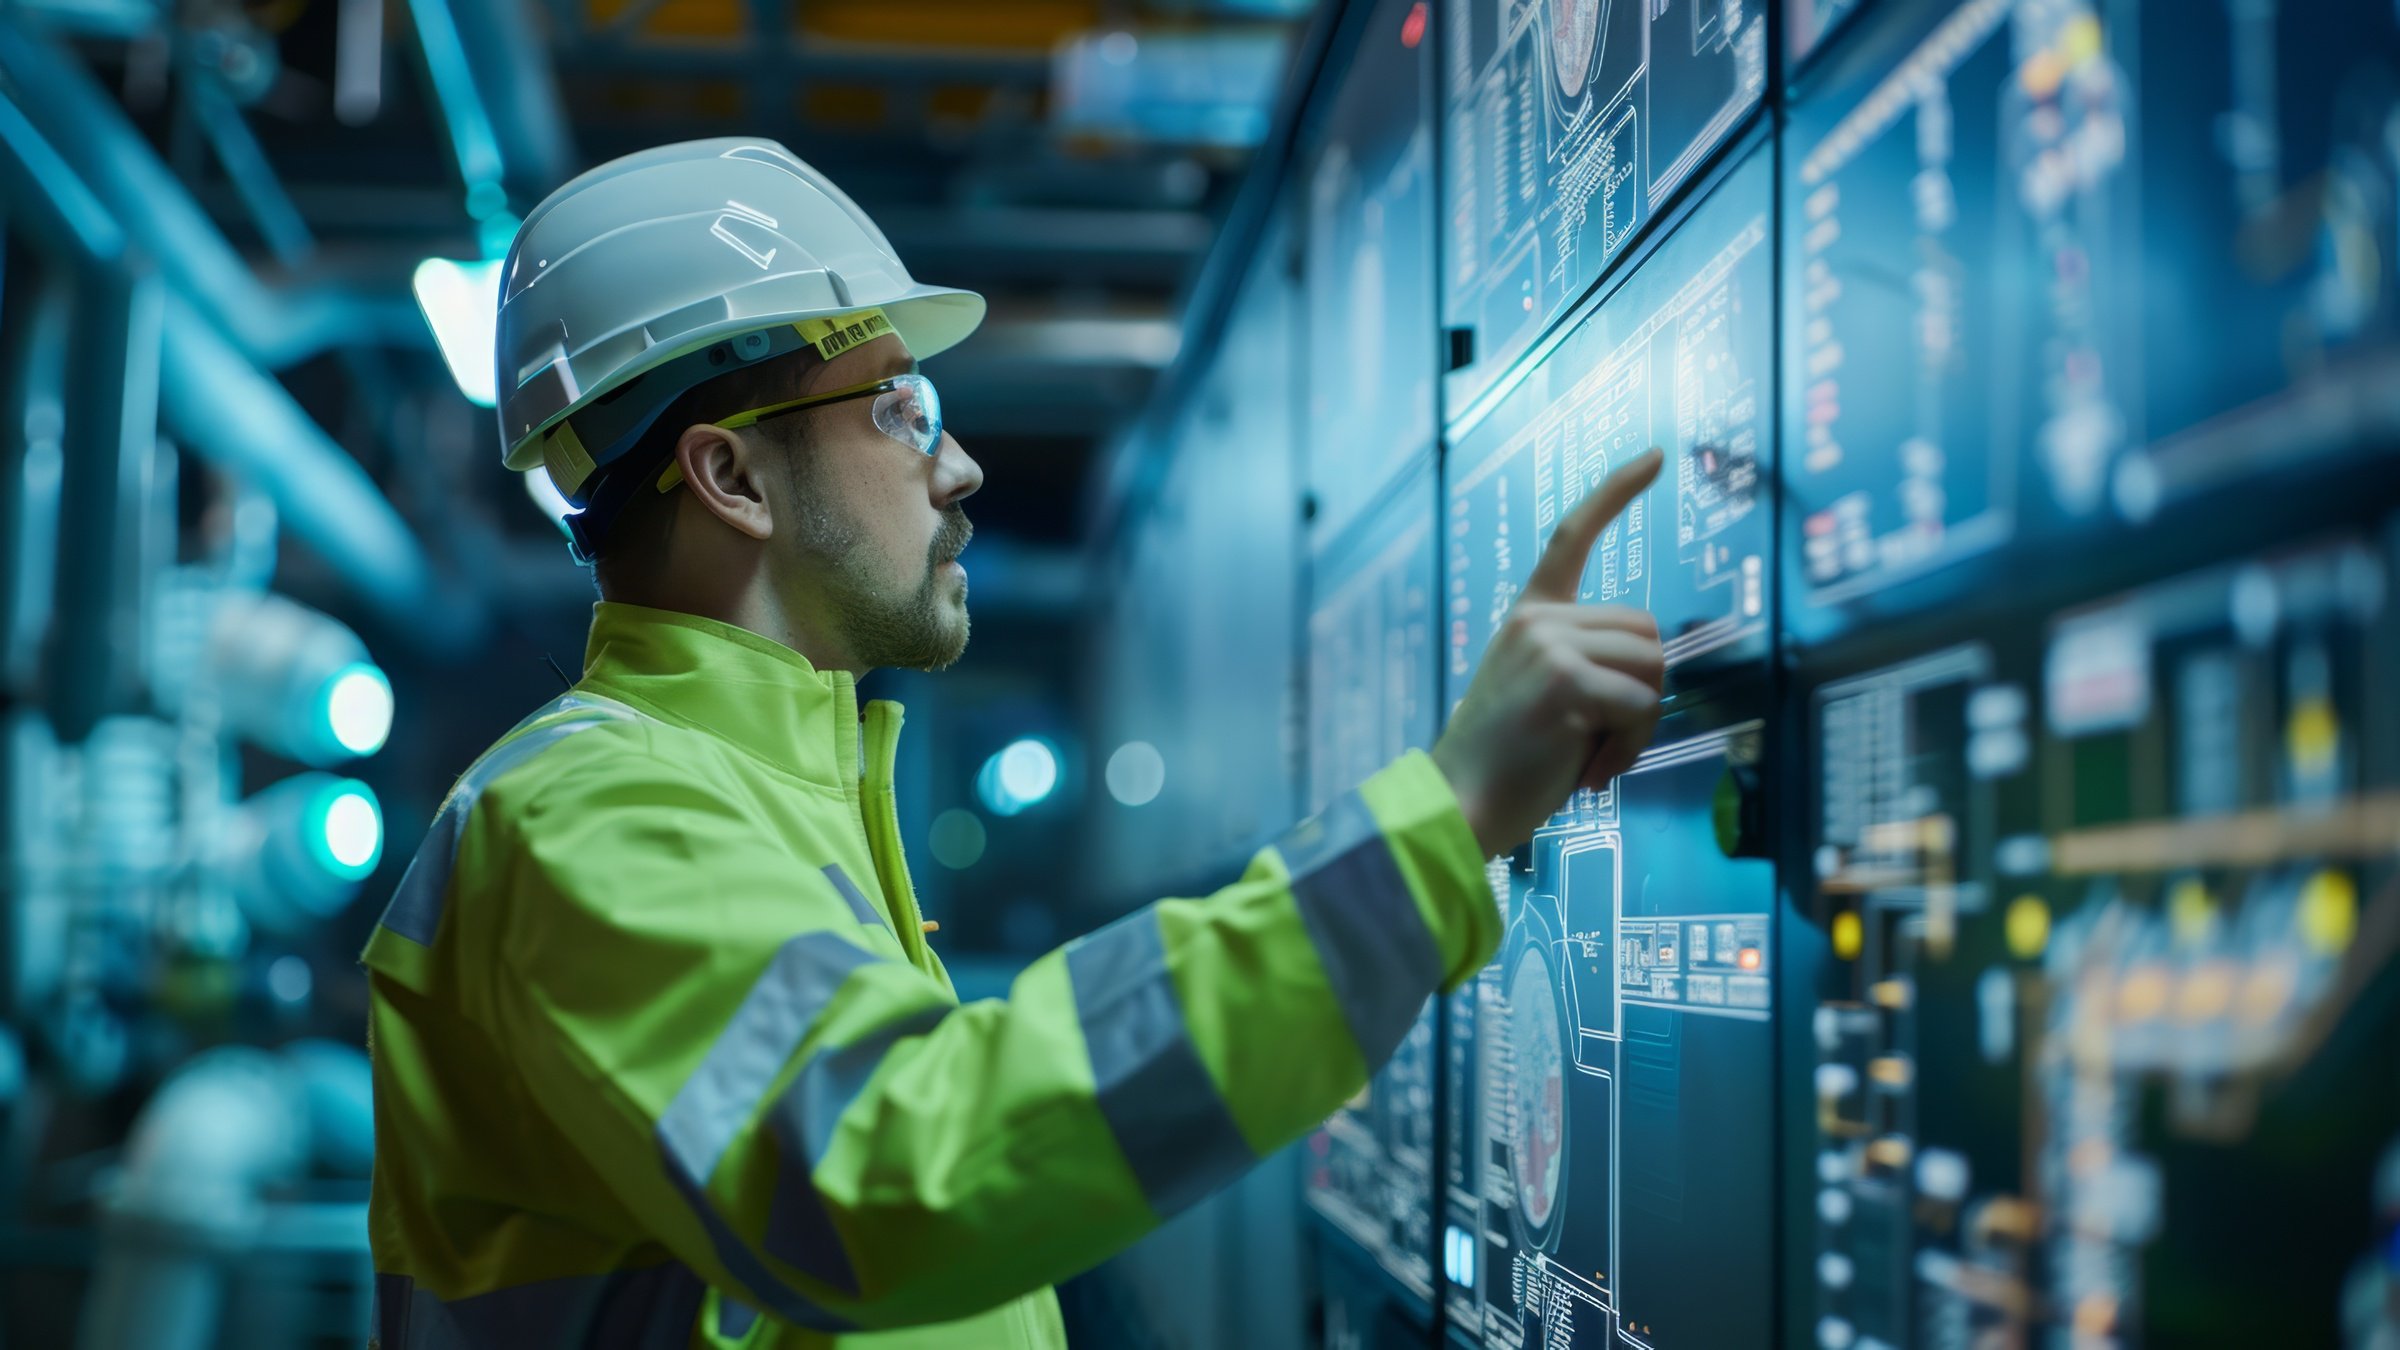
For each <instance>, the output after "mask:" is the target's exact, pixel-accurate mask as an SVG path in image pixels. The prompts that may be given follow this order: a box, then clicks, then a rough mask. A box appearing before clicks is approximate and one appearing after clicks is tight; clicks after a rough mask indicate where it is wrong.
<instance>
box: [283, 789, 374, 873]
mask: <svg viewBox="0 0 2400 1350" xmlns="http://www.w3.org/2000/svg"><path fill="white" fill-rule="evenodd" d="M302 829H303V831H304V832H305V834H306V836H307V839H308V843H309V849H310V852H311V853H313V854H314V855H315V857H316V859H317V861H318V862H319V863H320V864H322V865H323V866H324V868H325V870H326V871H328V872H330V873H332V874H333V875H334V876H337V877H340V878H342V879H343V880H345V881H356V880H358V879H360V878H362V877H364V876H366V875H367V874H368V873H370V872H372V871H374V870H375V864H376V863H377V862H378V861H379V860H381V859H382V857H383V808H382V807H381V806H380V805H378V804H377V803H376V801H375V790H374V789H373V788H370V787H368V786H367V785H366V784H364V783H361V782H359V781H357V780H356V779H351V778H337V779H335V780H333V781H332V782H330V783H327V784H326V785H325V787H324V788H323V789H322V790H320V791H319V792H318V793H317V794H316V798H315V800H313V801H312V802H310V803H309V810H308V812H307V814H306V816H305V817H304V818H303V825H302Z"/></svg>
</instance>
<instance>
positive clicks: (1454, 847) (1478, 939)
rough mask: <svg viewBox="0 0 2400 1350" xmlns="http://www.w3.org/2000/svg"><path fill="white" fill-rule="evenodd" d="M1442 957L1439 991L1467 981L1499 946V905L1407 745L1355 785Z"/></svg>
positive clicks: (1452, 815) (1469, 837)
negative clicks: (1397, 865)
mask: <svg viewBox="0 0 2400 1350" xmlns="http://www.w3.org/2000/svg"><path fill="white" fill-rule="evenodd" d="M1358 792H1359V796H1360V797H1361V798H1363V799H1364V800H1365V802H1366V804H1367V809H1368V810H1370V811H1372V812H1373V813H1374V815H1375V823H1376V824H1377V825H1378V826H1379V827H1381V829H1382V830H1383V837H1384V841H1385V842H1386V843H1387V844H1388V845H1389V846H1390V848H1391V851H1392V857H1393V859H1394V860H1395V861H1396V862H1398V863H1399V865H1400V871H1401V874H1402V875H1403V876H1404V877H1406V878H1407V880H1408V889H1409V895H1410V898H1412V899H1413V900H1415V901H1416V904H1417V911H1418V913H1420V914H1421V915H1423V916H1424V919H1425V926H1426V928H1427V930H1428V931H1430V932H1431V933H1432V934H1433V936H1434V942H1435V944H1436V946H1437V947H1438V948H1439V949H1440V951H1441V955H1442V970H1443V974H1442V992H1443V993H1449V992H1451V991H1452V990H1454V989H1456V988H1458V987H1459V986H1460V985H1462V984H1465V983H1466V982H1467V981H1468V980H1469V979H1471V978H1473V977H1474V974H1475V972H1476V971H1478V970H1481V969H1482V968H1483V967H1484V965H1485V963H1487V962H1489V961H1490V960H1491V959H1492V953H1493V952H1495V951H1497V950H1498V949H1499V946H1500V931H1501V922H1500V905H1499V902H1498V900H1497V899H1496V898H1495V897H1494V896H1493V894H1492V885H1491V881H1490V879H1489V877H1488V876H1487V874H1486V873H1485V870H1484V862H1485V859H1484V856H1483V849H1482V846H1481V845H1479V844H1477V843H1476V842H1475V831H1474V829H1473V828H1472V827H1471V826H1469V825H1468V824H1467V818H1466V816H1465V814H1463V813H1462V812H1461V811H1460V810H1459V805H1458V794H1456V793H1455V792H1452V791H1451V790H1450V780H1449V779H1448V778H1446V777H1444V776H1443V774H1442V771H1441V769H1440V767H1439V766H1437V765H1436V764H1435V763H1434V762H1433V759H1432V757H1430V756H1428V755H1427V754H1426V753H1425V752H1424V751H1422V750H1411V751H1409V752H1408V753H1407V754H1405V755H1402V756H1401V757H1400V758H1399V759H1397V760H1394V761H1393V762H1392V763H1391V764H1390V765H1388V766H1386V767H1385V768H1384V769H1383V770H1382V771H1380V772H1378V773H1377V774H1376V775H1375V776H1374V777H1372V778H1369V779H1368V780H1367V781H1366V782H1365V783H1363V784H1360V785H1359V789H1358Z"/></svg>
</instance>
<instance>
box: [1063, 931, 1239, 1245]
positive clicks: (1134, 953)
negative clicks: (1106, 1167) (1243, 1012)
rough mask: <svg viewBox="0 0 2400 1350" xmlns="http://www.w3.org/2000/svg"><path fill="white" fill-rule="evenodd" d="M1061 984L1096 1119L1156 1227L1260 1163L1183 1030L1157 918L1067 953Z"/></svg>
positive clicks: (1084, 941)
mask: <svg viewBox="0 0 2400 1350" xmlns="http://www.w3.org/2000/svg"><path fill="white" fill-rule="evenodd" d="M1067 980H1068V982H1069V983H1070V984H1071V985H1072V986H1073V988H1074V990H1075V1015H1076V1020H1077V1021H1078V1022H1080V1023H1081V1024H1082V1027H1083V1042H1084V1047H1085V1050H1086V1052H1087V1053H1088V1054H1089V1055H1090V1056H1091V1063H1092V1084H1093V1087H1094V1089H1095V1090H1096V1092H1097V1094H1098V1097H1099V1106H1100V1114H1101V1116H1102V1117H1103V1118H1105V1119H1106V1120H1107V1121H1108V1128H1109V1132H1110V1133H1112V1134H1114V1135H1115V1136H1116V1140H1117V1147H1118V1148H1119V1149H1120V1150H1122V1151H1123V1152H1124V1154H1125V1161H1126V1163H1127V1165H1129V1166H1130V1167H1131V1168H1132V1169H1133V1175H1134V1178H1135V1179H1136V1180H1137V1181H1139V1182H1140V1183H1141V1187H1142V1194H1143V1196H1144V1197H1145V1198H1146V1199H1148V1200H1149V1202H1150V1208H1151V1209H1152V1210H1154V1211H1156V1212H1157V1214H1158V1216H1159V1217H1160V1218H1162V1219H1164V1218H1168V1217H1171V1216H1173V1215H1174V1214H1176V1213H1178V1212H1180V1211H1181V1210H1183V1209H1184V1208H1185V1207H1186V1206H1188V1205H1190V1204H1191V1203H1192V1202H1193V1201H1195V1200H1198V1199H1200V1198H1202V1197H1203V1196H1206V1195H1207V1194H1208V1193H1209V1192H1211V1191H1213V1190H1215V1189H1217V1188H1218V1187H1219V1186H1222V1185H1224V1184H1225V1183H1226V1182H1228V1181H1231V1180H1232V1179H1233V1178H1235V1177H1236V1176H1239V1175H1240V1174H1241V1173H1242V1171H1243V1170H1244V1169H1245V1168H1247V1167H1249V1166H1250V1164H1251V1163H1253V1162H1255V1161H1257V1159H1256V1157H1255V1156H1253V1155H1252V1153H1251V1152H1250V1145H1249V1143H1248V1141H1246V1140H1244V1139H1243V1138H1242V1132H1241V1128H1240V1127H1239V1126H1237V1125H1236V1124H1235V1123H1234V1119H1233V1112H1232V1111H1231V1110H1230V1109H1228V1108H1227V1107H1226V1105H1225V1099H1224V1098H1223V1097H1221V1096H1219V1095H1218V1093H1217V1084H1216V1080H1215V1079H1214V1078H1212V1077H1210V1076H1209V1072H1208V1065H1207V1064H1205V1063H1203V1062H1202V1061H1201V1059H1200V1052H1199V1050H1198V1049H1197V1048H1195V1047H1194V1046H1193V1045H1192V1040H1191V1032H1190V1030H1189V1029H1188V1028H1187V1027H1186V1026H1185V1025H1184V1020H1183V1000H1182V999H1181V997H1179V996H1178V995H1177V994H1176V992H1175V977H1174V975H1173V974H1172V973H1171V972H1170V971H1169V970H1168V969H1167V955H1166V944H1165V941H1164V939H1163V938H1162V937H1161V936H1160V933H1159V929H1158V912H1157V910H1155V909H1140V910H1136V911H1135V912H1133V913H1131V914H1128V915H1126V916H1125V917H1124V918H1122V919H1119V920H1117V921H1116V922H1115V923H1112V924H1110V925H1109V926H1107V927H1106V928H1103V929H1101V930H1100V931H1099V932H1096V933H1093V934H1091V935H1090V936H1088V937H1084V938H1080V939H1078V940H1077V941H1075V942H1074V943H1072V944H1070V945H1069V946H1068V947H1067Z"/></svg>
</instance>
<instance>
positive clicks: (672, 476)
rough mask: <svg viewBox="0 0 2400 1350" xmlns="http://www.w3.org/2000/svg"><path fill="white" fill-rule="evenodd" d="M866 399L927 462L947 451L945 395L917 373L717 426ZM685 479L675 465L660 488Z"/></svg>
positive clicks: (886, 426) (880, 420)
mask: <svg viewBox="0 0 2400 1350" xmlns="http://www.w3.org/2000/svg"><path fill="white" fill-rule="evenodd" d="M862 398H864V399H873V400H874V402H873V403H872V404H871V405H869V407H868V415H869V416H871V417H873V418H874V419H875V429H876V430H878V431H881V432H882V433H883V434H884V435H886V436H889V437H891V438H892V439H893V440H895V441H898V442H900V443H901V444H902V445H905V446H907V447H908V448H909V449H911V450H914V451H916V452H917V453H918V454H920V455H923V456H925V457H926V458H928V459H931V458H933V457H934V456H935V455H938V454H940V453H941V452H942V396H941V394H940V393H938V392H936V391H935V389H934V387H933V381H931V380H929V379H926V378H925V377H924V376H922V375H919V374H916V373H914V372H911V373H909V374H906V375H894V376H892V377H890V378H889V379H882V380H869V381H868V382H867V383H865V384H854V385H851V386H850V387H849V388H847V389H831V390H827V391H826V392H824V393H822V394H810V395H809V396H807V397H806V398H795V399H789V400H786V401H785V402H782V403H770V404H768V405H767V406H765V407H763V408H752V409H750V410H748V411H747V412H738V413H735V414H734V415H733V416H731V417H720V418H717V419H716V424H717V425H718V426H721V427H724V428H725V429H727V430H729V431H731V430H738V429H739V428H742V427H747V426H754V425H756V424H758V423H760V422H764V421H766V420H767V419H768V418H770V417H781V416H783V415H784V414H786V413H796V412H799V411H800V410H801V409H803V408H823V407H826V406H828V405H831V404H835V403H848V402H850V401H852V400H853V399H862ZM682 481H683V466H682V465H680V464H674V463H670V464H668V465H667V469H666V472H665V473H662V474H660V475H659V478H658V490H659V491H661V492H667V491H670V490H672V489H673V488H674V487H675V485H676V484H678V483H681V482H682Z"/></svg>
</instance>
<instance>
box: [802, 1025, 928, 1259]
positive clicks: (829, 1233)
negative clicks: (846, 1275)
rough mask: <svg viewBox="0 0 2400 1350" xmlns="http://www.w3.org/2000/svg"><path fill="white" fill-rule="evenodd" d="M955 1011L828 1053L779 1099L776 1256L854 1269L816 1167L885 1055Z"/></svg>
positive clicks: (888, 1029)
mask: <svg viewBox="0 0 2400 1350" xmlns="http://www.w3.org/2000/svg"><path fill="white" fill-rule="evenodd" d="M953 1011H955V1009H953V1008H951V1007H949V1006H948V1005H941V1006H936V1007H929V1008H920V1009H918V1010H917V1011H916V1012H914V1013H911V1014H909V1015H908V1016H905V1017H902V1018H899V1019H897V1020H896V1021H893V1022H889V1023H886V1024H885V1025H883V1026H880V1027H877V1028H876V1029H875V1030H873V1031H871V1032H868V1033H867V1034H866V1035H864V1036H861V1037H860V1038H859V1039H857V1040H855V1041H853V1042H851V1043H850V1044H848V1045H845V1046H841V1047H838V1048H836V1049H832V1050H826V1051H822V1052H820V1053H819V1054H817V1055H816V1056H815V1057H813V1058H812V1059H810V1060H809V1062H808V1066H807V1067H806V1068H803V1069H802V1070H801V1071H800V1074H799V1076H798V1077H796V1078H794V1079H793V1080H792V1085H791V1086H790V1087H788V1088H786V1089H784V1092H783V1096H781V1097H780V1098H778V1099H776V1102H775V1106H774V1110H773V1113H772V1114H771V1115H769V1117H768V1128H769V1129H770V1130H772V1131H773V1132H774V1135H775V1142H776V1144H777V1145H778V1146H779V1147H781V1149H782V1150H783V1171H782V1174H781V1175H780V1176H779V1177H778V1178H777V1180H776V1183H775V1194H774V1195H773V1197H771V1198H770V1200H769V1202H768V1209H767V1239H766V1247H767V1254H768V1255H770V1256H772V1257H774V1258H775V1259H776V1260H778V1261H782V1262H784V1263H785V1264H787V1265H792V1266H797V1267H799V1268H800V1269H802V1270H821V1269H824V1268H825V1267H826V1266H827V1265H828V1264H830V1263H831V1262H833V1261H837V1260H842V1261H844V1266H845V1268H846V1267H847V1262H846V1260H844V1258H843V1257H842V1250H841V1245H840V1239H839V1238H838V1237H837V1236H836V1235H835V1233H834V1231H833V1225H832V1222H831V1221H830V1220H829V1219H828V1218H827V1217H826V1214H825V1202H824V1200H823V1198H822V1197H821V1196H819V1195H818V1193H817V1185H816V1178H815V1172H816V1166H817V1164H818V1163H819V1162H820V1161H822V1160H823V1159H824V1157H825V1152H826V1150H827V1149H829V1148H831V1147H832V1145H833V1130H834V1126H835V1125H836V1124H838V1123H839V1122H840V1121H841V1118H842V1113H843V1112H844V1111H847V1110H849V1109H850V1103H852V1102H854V1101H856V1100H858V1094H859V1093H860V1092H862V1091H865V1089H866V1086H867V1080H868V1079H870V1078H872V1077H874V1076H875V1070H876V1069H877V1067H879V1066H880V1065H881V1064H882V1063H883V1057H884V1056H885V1055H886V1054H888V1053H890V1051H891V1048H892V1047H893V1046H894V1045H896V1044H898V1043H899V1042H900V1041H902V1040H904V1039H906V1038H908V1037H910V1036H922V1035H925V1034H926V1033H928V1032H930V1031H932V1030H933V1029H934V1028H935V1027H937V1026H940V1025H941V1024H942V1019H943V1018H945V1017H948V1016H949V1015H950V1014H951V1013H952V1012H953ZM852 1292H856V1291H855V1290H853V1291H852Z"/></svg>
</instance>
